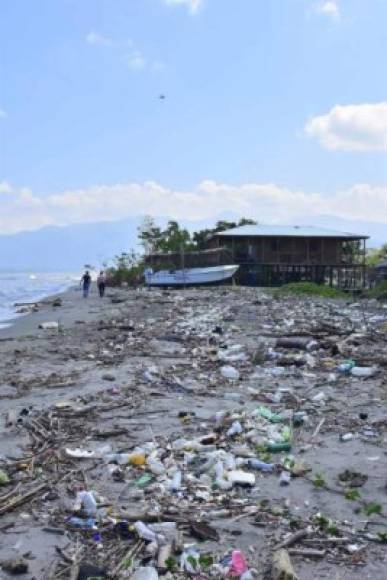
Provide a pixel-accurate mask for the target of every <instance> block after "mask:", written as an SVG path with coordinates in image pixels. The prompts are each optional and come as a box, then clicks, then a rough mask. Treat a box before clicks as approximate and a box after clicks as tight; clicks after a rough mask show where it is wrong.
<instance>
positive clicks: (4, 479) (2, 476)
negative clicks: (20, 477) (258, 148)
mask: <svg viewBox="0 0 387 580" xmlns="http://www.w3.org/2000/svg"><path fill="white" fill-rule="evenodd" d="M7 483H9V477H8V474H7V473H6V472H5V471H3V469H0V485H6V484H7Z"/></svg>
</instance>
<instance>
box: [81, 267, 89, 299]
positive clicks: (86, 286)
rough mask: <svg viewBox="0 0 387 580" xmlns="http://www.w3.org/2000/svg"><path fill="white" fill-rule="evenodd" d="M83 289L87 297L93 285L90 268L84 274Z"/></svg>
mask: <svg viewBox="0 0 387 580" xmlns="http://www.w3.org/2000/svg"><path fill="white" fill-rule="evenodd" d="M81 284H82V290H83V297H84V298H87V297H88V296H89V292H90V286H91V276H90V273H89V271H88V270H86V272H85V273H84V274H83V276H82V278H81Z"/></svg>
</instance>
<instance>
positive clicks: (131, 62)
mask: <svg viewBox="0 0 387 580" xmlns="http://www.w3.org/2000/svg"><path fill="white" fill-rule="evenodd" d="M126 62H127V65H128V67H129V68H131V69H132V70H143V69H144V68H146V67H147V66H148V61H147V59H146V58H145V56H144V55H143V54H142V52H141V51H140V50H134V51H133V52H131V53H130V54H128V55H127V56H126Z"/></svg>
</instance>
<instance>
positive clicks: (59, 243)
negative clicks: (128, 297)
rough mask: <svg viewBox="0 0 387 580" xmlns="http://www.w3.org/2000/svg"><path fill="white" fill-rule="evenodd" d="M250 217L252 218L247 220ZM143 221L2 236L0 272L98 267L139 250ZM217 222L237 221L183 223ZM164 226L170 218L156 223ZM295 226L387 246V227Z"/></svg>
mask: <svg viewBox="0 0 387 580" xmlns="http://www.w3.org/2000/svg"><path fill="white" fill-rule="evenodd" d="M247 217H249V216H247ZM142 219H143V218H142V217H141V216H139V217H135V218H131V219H126V220H123V221H117V222H101V223H91V224H76V225H71V226H66V227H51V226H50V227H45V228H42V229H40V230H37V231H34V232H22V233H19V234H14V235H0V270H32V271H54V270H57V271H73V270H79V269H82V268H83V266H84V265H85V264H91V265H93V266H95V267H99V266H101V265H102V264H103V263H104V262H105V261H108V260H110V259H112V258H113V257H114V256H115V255H117V254H120V253H121V252H123V251H128V250H130V249H131V248H134V249H136V248H137V249H138V246H137V228H138V226H139V224H140V223H141V222H142ZM217 219H235V216H232V215H229V214H227V215H220V216H218V217H217V218H215V219H214V220H205V221H200V222H190V221H185V222H181V224H182V225H183V226H184V227H187V228H188V229H190V230H191V231H193V230H194V229H201V228H205V227H211V226H212V225H213V223H214V222H215V221H216V220H217ZM156 221H157V223H159V224H160V225H161V226H164V225H165V224H166V222H167V218H159V219H157V220H156ZM292 223H293V224H294V225H296V224H299V225H321V226H325V227H331V228H334V229H338V230H342V231H348V232H353V233H361V234H366V235H369V236H371V239H370V240H369V243H368V245H369V246H370V247H372V246H380V245H382V244H384V243H386V242H387V230H386V226H385V225H383V224H378V223H370V222H361V221H352V220H344V219H341V218H336V217H333V216H319V217H318V218H313V219H312V220H311V219H308V218H307V217H305V216H300V217H299V219H297V220H292Z"/></svg>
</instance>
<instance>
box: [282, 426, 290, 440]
mask: <svg viewBox="0 0 387 580" xmlns="http://www.w3.org/2000/svg"><path fill="white" fill-rule="evenodd" d="M281 435H282V439H283V440H284V441H285V442H286V443H288V442H289V441H291V439H292V431H291V429H290V428H289V427H284V428H283V429H282V431H281Z"/></svg>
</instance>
